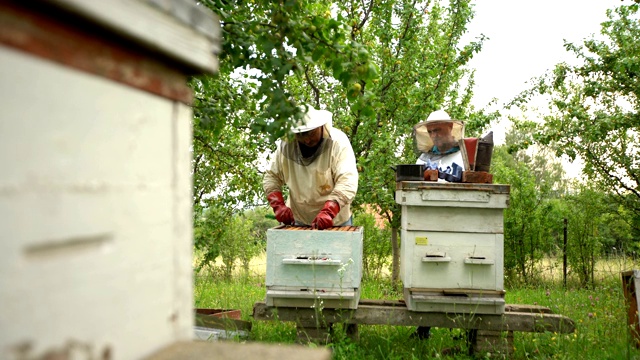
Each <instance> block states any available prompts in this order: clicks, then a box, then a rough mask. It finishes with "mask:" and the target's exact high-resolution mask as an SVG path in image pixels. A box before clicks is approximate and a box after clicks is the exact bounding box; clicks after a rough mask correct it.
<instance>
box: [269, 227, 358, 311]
mask: <svg viewBox="0 0 640 360" xmlns="http://www.w3.org/2000/svg"><path fill="white" fill-rule="evenodd" d="M361 278H362V228H361V227H356V226H344V227H334V228H331V229H327V230H311V228H309V227H295V226H284V225H283V226H278V227H275V228H272V229H269V230H267V274H266V286H267V298H266V302H267V305H268V306H280V307H310V306H316V307H322V308H349V309H355V308H357V306H358V301H359V300H360V280H361Z"/></svg>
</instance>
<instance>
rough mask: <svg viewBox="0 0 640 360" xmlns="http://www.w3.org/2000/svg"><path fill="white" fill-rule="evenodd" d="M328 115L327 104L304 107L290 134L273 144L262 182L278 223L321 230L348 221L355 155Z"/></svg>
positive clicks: (353, 190) (354, 182)
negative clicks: (323, 107) (285, 190)
mask: <svg viewBox="0 0 640 360" xmlns="http://www.w3.org/2000/svg"><path fill="white" fill-rule="evenodd" d="M332 117H333V114H332V113H331V112H330V111H327V110H317V109H314V108H311V107H309V108H307V109H305V112H304V116H303V117H302V119H301V120H300V121H299V122H298V123H297V124H296V125H295V126H294V127H293V128H292V129H291V131H292V132H293V133H294V134H295V139H294V140H293V141H285V140H282V141H281V142H280V144H279V145H278V147H277V149H276V152H275V154H274V156H273V158H272V160H271V164H270V166H269V169H268V170H267V171H266V172H265V175H264V179H263V182H262V185H263V188H264V191H265V194H267V200H268V201H269V205H271V207H272V208H273V211H274V213H275V215H276V219H277V220H278V221H280V222H281V223H284V224H296V225H309V226H312V227H314V228H317V229H320V230H322V229H327V228H329V227H332V226H340V225H351V221H352V220H351V202H352V201H353V199H354V198H355V196H356V191H357V190H358V170H357V167H356V158H355V155H354V153H353V148H352V147H351V143H350V142H349V138H347V135H345V133H343V132H342V131H340V130H338V129H335V128H333V126H332ZM285 185H286V186H287V187H288V188H289V197H288V199H287V201H286V203H285V201H284V197H283V194H282V189H283V187H284V186H285Z"/></svg>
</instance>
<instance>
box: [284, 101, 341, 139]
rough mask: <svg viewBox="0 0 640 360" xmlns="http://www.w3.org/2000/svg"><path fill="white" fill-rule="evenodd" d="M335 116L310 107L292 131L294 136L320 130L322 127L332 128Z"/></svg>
mask: <svg viewBox="0 0 640 360" xmlns="http://www.w3.org/2000/svg"><path fill="white" fill-rule="evenodd" d="M332 118H333V114H332V113H331V112H330V111H327V110H316V109H314V108H312V107H308V108H307V111H306V113H305V114H304V116H303V117H302V120H301V121H299V122H298V123H297V124H296V126H295V127H294V128H293V129H291V131H292V132H293V133H294V134H298V133H303V132H306V131H311V130H313V129H316V128H319V127H320V126H323V125H326V124H329V126H331V119H332Z"/></svg>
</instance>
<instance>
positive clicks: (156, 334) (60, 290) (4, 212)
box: [0, 47, 193, 359]
mask: <svg viewBox="0 0 640 360" xmlns="http://www.w3.org/2000/svg"><path fill="white" fill-rule="evenodd" d="M0 59H2V61H1V64H2V66H0V78H1V79H2V81H1V82H0V225H1V226H0V236H2V239H1V240H2V241H0V289H2V291H1V292H0V304H2V306H0V319H2V320H1V321H0V358H8V357H9V356H10V355H9V354H11V351H12V350H11V349H12V348H14V347H15V346H18V345H20V344H29V345H30V346H31V347H32V348H31V353H30V354H31V355H33V356H36V355H38V354H42V353H44V352H46V351H50V350H56V349H58V350H59V349H65V348H68V347H70V346H89V347H90V351H91V354H92V356H94V357H96V358H97V357H98V355H99V354H102V352H103V351H106V350H107V349H109V351H110V353H111V354H112V358H113V359H135V358H140V357H143V356H145V355H148V354H150V353H152V352H154V351H155V350H157V349H159V348H161V347H163V346H166V345H168V344H170V343H172V342H174V341H176V340H180V339H188V338H191V337H192V324H193V315H192V313H191V311H190V310H191V309H192V304H191V301H192V299H191V296H192V294H191V286H192V285H191V273H190V269H191V267H190V261H191V228H190V227H191V224H190V221H191V219H190V201H191V184H190V180H189V179H190V175H189V169H190V163H189V160H190V153H189V145H190V134H191V133H190V120H191V112H190V110H189V109H188V108H187V107H186V106H184V105H178V104H175V103H174V102H171V101H168V100H166V99H163V98H160V97H157V96H154V95H150V94H148V93H146V92H141V91H138V90H135V89H132V88H129V87H126V86H124V85H121V84H118V83H114V82H111V81H109V80H105V79H103V78H100V77H97V76H93V75H90V74H86V73H83V72H79V71H75V70H71V69H68V68H65V67H63V66H60V65H58V64H54V63H51V62H48V61H43V60H40V59H36V58H32V57H30V56H27V55H25V54H24V53H21V52H17V51H13V50H8V49H6V48H3V47H0ZM73 344H77V345H73Z"/></svg>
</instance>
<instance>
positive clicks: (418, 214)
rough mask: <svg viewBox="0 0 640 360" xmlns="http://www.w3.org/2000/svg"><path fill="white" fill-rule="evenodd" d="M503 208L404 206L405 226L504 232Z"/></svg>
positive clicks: (421, 228)
mask: <svg viewBox="0 0 640 360" xmlns="http://www.w3.org/2000/svg"><path fill="white" fill-rule="evenodd" d="M503 211H504V210H503V209H494V208H486V209H484V208H464V207H437V206H403V207H402V222H403V228H404V229H407V230H430V231H452V232H459V233H472V234H473V233H503V231H504V218H503Z"/></svg>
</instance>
